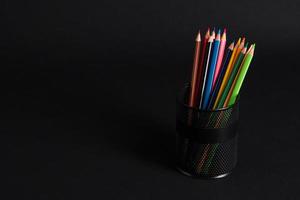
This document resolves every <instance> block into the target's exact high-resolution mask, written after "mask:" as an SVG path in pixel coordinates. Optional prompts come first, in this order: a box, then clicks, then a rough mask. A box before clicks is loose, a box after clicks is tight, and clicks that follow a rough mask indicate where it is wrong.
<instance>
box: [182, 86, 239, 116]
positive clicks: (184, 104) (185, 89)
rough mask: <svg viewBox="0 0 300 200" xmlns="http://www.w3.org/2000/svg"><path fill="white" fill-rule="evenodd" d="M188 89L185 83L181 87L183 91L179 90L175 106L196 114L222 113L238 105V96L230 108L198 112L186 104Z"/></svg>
mask: <svg viewBox="0 0 300 200" xmlns="http://www.w3.org/2000/svg"><path fill="white" fill-rule="evenodd" d="M189 88H190V84H189V83H186V84H185V86H184V87H183V89H181V90H180V92H179V95H177V97H176V102H177V104H182V105H183V106H184V107H186V108H187V109H190V110H195V111H198V112H219V111H224V110H228V109H231V108H234V107H235V106H237V105H238V104H239V100H240V97H239V96H238V97H237V98H236V102H235V103H234V104H232V105H230V106H227V107H224V108H218V109H207V110H200V109H199V108H195V107H191V106H189V105H188V104H187V103H186V101H187V98H188V95H187V93H188V92H189V90H190V89H189Z"/></svg>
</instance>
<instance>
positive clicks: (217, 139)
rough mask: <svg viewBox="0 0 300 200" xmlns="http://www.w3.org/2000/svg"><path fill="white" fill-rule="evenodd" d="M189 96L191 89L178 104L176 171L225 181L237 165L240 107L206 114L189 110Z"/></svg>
mask: <svg viewBox="0 0 300 200" xmlns="http://www.w3.org/2000/svg"><path fill="white" fill-rule="evenodd" d="M186 94H188V88H185V92H184V93H183V94H182V95H181V96H180V98H179V99H178V100H177V113H176V131H177V136H176V143H177V144H176V152H177V156H176V157H177V169H178V170H179V171H180V172H181V173H182V174H184V175H187V176H191V177H195V178H203V179H216V178H224V177H226V176H228V175H229V174H231V172H232V171H233V169H234V168H235V166H236V163H237V144H238V134H237V125H238V118H239V109H238V108H239V107H238V103H236V104H234V105H233V106H231V107H228V108H224V109H219V110H210V111H204V110H200V109H196V108H191V107H189V106H187V105H186V104H185V103H184V102H186V101H185V100H186V99H187V98H186V97H187V95H186Z"/></svg>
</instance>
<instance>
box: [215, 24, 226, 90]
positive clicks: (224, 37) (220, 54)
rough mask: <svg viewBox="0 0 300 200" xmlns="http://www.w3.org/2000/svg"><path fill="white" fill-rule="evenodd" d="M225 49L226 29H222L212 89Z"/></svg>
mask: <svg viewBox="0 0 300 200" xmlns="http://www.w3.org/2000/svg"><path fill="white" fill-rule="evenodd" d="M225 47H226V29H224V32H223V35H222V38H221V43H220V50H219V55H218V59H217V64H216V69H215V74H214V80H213V88H214V87H215V83H216V81H217V78H218V76H219V73H220V68H221V64H222V60H223V56H224V52H225Z"/></svg>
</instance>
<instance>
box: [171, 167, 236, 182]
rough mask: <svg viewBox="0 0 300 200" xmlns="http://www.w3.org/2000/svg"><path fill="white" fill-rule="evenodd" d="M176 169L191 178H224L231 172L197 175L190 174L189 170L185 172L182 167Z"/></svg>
mask: <svg viewBox="0 0 300 200" xmlns="http://www.w3.org/2000/svg"><path fill="white" fill-rule="evenodd" d="M176 169H177V170H178V171H179V172H180V173H181V174H183V175H185V176H189V177H193V178H199V179H220V178H225V177H227V176H229V175H230V174H231V172H228V173H226V174H220V175H217V176H207V177H205V176H197V175H193V174H190V173H189V172H186V171H184V170H183V169H181V168H180V167H176Z"/></svg>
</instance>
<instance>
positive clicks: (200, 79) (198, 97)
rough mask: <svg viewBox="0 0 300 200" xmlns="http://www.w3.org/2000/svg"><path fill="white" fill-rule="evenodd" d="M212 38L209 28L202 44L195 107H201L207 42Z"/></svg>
mask: <svg viewBox="0 0 300 200" xmlns="http://www.w3.org/2000/svg"><path fill="white" fill-rule="evenodd" d="M209 37H210V29H209V28H208V30H207V32H206V34H205V38H204V40H203V43H202V48H201V49H202V52H201V56H200V62H199V67H198V77H197V82H196V86H197V87H196V89H195V106H197V107H199V102H200V93H201V88H202V84H203V74H204V72H203V69H204V67H203V65H204V61H205V53H206V52H205V50H206V46H207V42H208V40H209Z"/></svg>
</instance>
